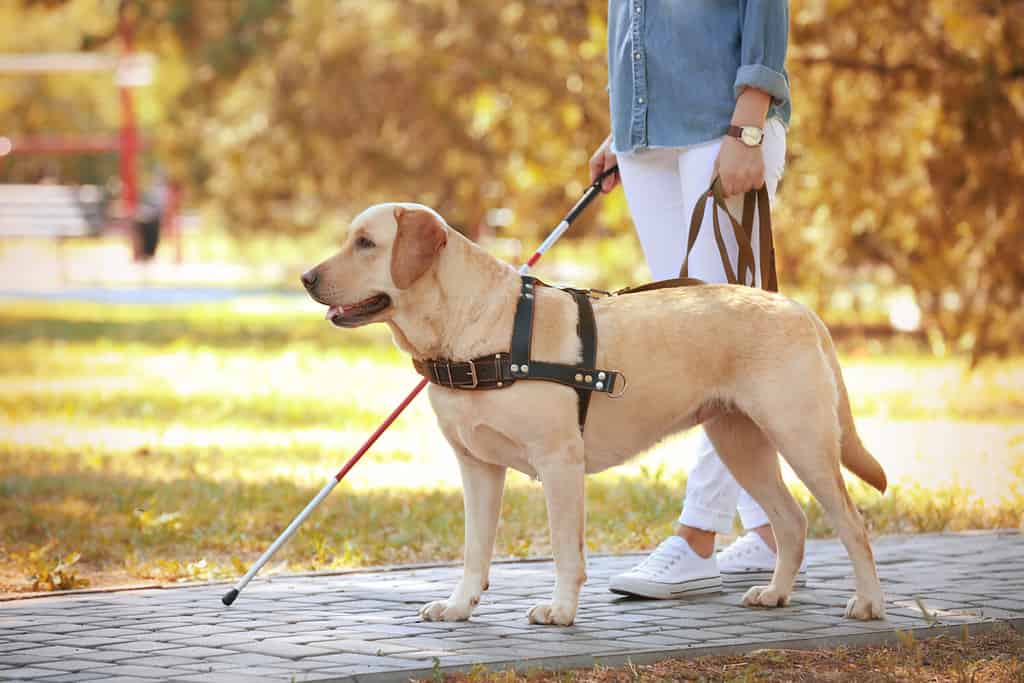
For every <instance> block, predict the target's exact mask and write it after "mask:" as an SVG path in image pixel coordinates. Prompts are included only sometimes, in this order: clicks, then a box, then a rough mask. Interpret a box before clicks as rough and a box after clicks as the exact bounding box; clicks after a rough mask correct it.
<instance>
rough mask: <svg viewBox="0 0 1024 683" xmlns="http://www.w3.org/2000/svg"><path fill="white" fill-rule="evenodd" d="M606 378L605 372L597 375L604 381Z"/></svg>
mask: <svg viewBox="0 0 1024 683" xmlns="http://www.w3.org/2000/svg"><path fill="white" fill-rule="evenodd" d="M605 377H607V375H605V374H604V373H603V372H599V373H597V378H598V379H604V378H605Z"/></svg>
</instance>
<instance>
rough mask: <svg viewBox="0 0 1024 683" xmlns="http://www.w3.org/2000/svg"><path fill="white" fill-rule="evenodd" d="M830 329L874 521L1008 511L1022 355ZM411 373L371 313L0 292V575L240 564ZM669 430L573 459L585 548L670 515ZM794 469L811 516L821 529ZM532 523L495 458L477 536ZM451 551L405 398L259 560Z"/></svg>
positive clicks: (530, 548) (681, 463)
mask: <svg viewBox="0 0 1024 683" xmlns="http://www.w3.org/2000/svg"><path fill="white" fill-rule="evenodd" d="M844 348H845V354H844V365H845V367H846V376H847V382H848V384H849V386H850V390H851V394H852V396H853V402H854V409H855V412H856V413H857V417H858V420H859V423H860V424H861V427H862V433H864V434H865V435H866V436H865V438H866V440H867V441H868V443H869V445H870V446H871V447H872V448H873V450H875V452H876V455H878V456H879V457H880V459H882V460H883V462H884V464H885V465H886V468H887V469H888V470H889V472H890V475H891V478H892V479H894V480H897V481H901V484H900V485H899V486H897V487H895V488H894V489H893V490H892V491H891V492H890V493H888V494H886V495H885V496H879V495H877V494H875V493H873V492H871V491H870V490H868V489H867V487H865V486H863V485H861V484H860V483H859V482H856V481H853V480H851V481H850V486H851V490H852V491H853V493H854V495H855V498H856V500H857V502H858V504H859V505H860V506H861V508H862V510H863V511H864V513H865V516H866V517H867V519H868V522H869V524H870V525H871V527H872V529H873V531H875V532H876V533H887V532H920V531H940V530H945V529H966V528H995V527H1000V528H1001V527H1020V526H1021V520H1022V515H1024V428H1022V426H1021V425H1022V423H1024V419H1022V418H1024V361H1022V360H1021V359H1011V360H1008V361H1004V362H1000V363H992V364H988V365H985V366H983V367H982V368H980V369H979V370H978V371H977V372H975V373H974V374H970V375H967V374H965V366H964V364H963V363H962V362H961V361H958V360H937V359H933V358H928V357H924V356H920V355H914V354H908V353H906V352H905V351H900V352H899V353H898V354H895V353H879V351H878V349H877V348H875V347H872V346H869V345H866V344H863V343H860V342H851V343H849V344H846V345H845V347H844ZM415 381H416V376H415V375H414V373H413V372H412V370H411V368H410V367H409V363H408V359H406V358H405V357H403V356H402V355H401V354H400V353H399V352H397V351H396V350H395V349H394V348H393V346H392V345H391V344H390V342H389V340H388V335H387V332H386V330H385V329H383V328H379V329H378V328H367V329H365V330H359V331H355V332H341V331H338V330H335V329H333V328H331V327H330V326H329V325H327V324H326V323H324V322H323V320H322V318H321V317H320V315H319V310H318V308H317V307H316V306H314V305H311V304H307V303H299V302H296V301H295V300H292V299H288V298H281V297H276V298H275V297H266V298H262V299H244V300H240V301H236V302H234V303H220V304H210V305H192V306H149V307H143V306H108V305H91V304H79V303H74V304H69V303H3V304H0V591H31V590H53V589H59V588H70V587H81V586H83V585H85V584H86V583H88V584H89V585H93V586H102V585H110V584H123V583H138V582H146V581H161V582H163V581H178V580H194V579H207V578H220V577H228V576H234V575H237V574H239V573H240V572H241V571H244V569H245V568H246V566H247V565H248V563H249V562H251V561H252V560H254V559H255V557H256V556H258V555H259V553H260V552H262V551H263V550H264V549H265V548H266V546H267V545H269V543H270V542H271V541H272V540H273V539H274V538H275V537H276V536H277V534H278V533H279V532H280V531H281V530H282V529H283V527H284V526H285V525H286V524H287V522H288V521H289V520H290V519H291V518H292V517H293V516H294V515H295V514H296V513H297V512H298V511H299V510H300V509H301V508H302V507H304V506H305V504H306V503H307V502H308V500H309V499H310V498H312V496H313V495H314V494H315V493H316V491H317V490H319V488H320V487H321V486H322V485H323V482H324V481H325V480H326V479H327V477H328V476H330V475H331V474H333V473H334V472H335V471H336V470H337V468H338V467H339V466H340V464H341V463H342V462H343V461H344V460H345V459H346V458H347V457H348V455H349V454H350V453H351V452H352V451H353V450H354V449H355V448H357V447H358V445H359V444H360V443H362V441H363V440H364V439H365V437H366V436H367V435H368V433H369V432H370V431H371V430H372V429H373V428H374V427H375V426H376V425H377V424H378V423H379V421H380V419H381V418H382V417H383V416H384V415H385V414H386V413H387V412H389V411H390V410H391V409H392V408H393V407H394V405H395V404H396V403H397V401H398V400H399V398H400V397H402V396H404V395H405V393H406V392H407V391H408V390H409V389H410V388H411V387H412V386H413V385H414V384H415ZM685 442H686V438H683V439H677V440H674V441H672V442H670V443H668V444H667V445H665V446H663V447H660V448H657V449H655V450H654V451H652V452H651V453H648V454H646V455H644V456H642V457H641V458H638V459H637V460H635V461H633V462H631V463H630V464H628V465H626V466H624V467H622V468H618V469H616V470H614V471H612V472H609V473H604V474H601V475H598V476H596V477H593V478H591V479H590V480H589V481H588V486H587V511H588V517H587V527H588V528H587V543H588V546H589V547H590V549H591V550H592V551H606V552H622V551H628V550H644V549H648V548H650V547H651V546H652V545H654V544H656V543H657V542H658V541H659V540H660V539H661V538H662V537H663V536H664V535H665V534H666V533H668V532H669V531H670V529H671V524H672V522H673V520H674V518H675V517H676V516H677V514H678V508H679V503H680V501H681V496H682V491H683V490H684V487H685V470H686V462H685V458H680V457H679V456H678V453H679V452H680V450H681V449H682V450H683V451H685V449H686V445H687V444H686V443H685ZM940 456H941V457H944V458H947V459H948V462H947V461H941V460H940ZM937 463H941V464H937ZM950 473H952V474H950ZM892 475H900V476H892ZM794 491H795V493H796V494H797V496H798V498H799V499H800V501H801V503H802V504H803V505H804V508H805V510H807V513H808V517H809V519H810V522H811V533H812V535H815V536H823V535H831V533H832V530H831V529H830V527H829V525H828V523H827V521H826V520H824V519H823V517H822V514H821V510H820V509H819V508H818V507H817V504H816V503H814V502H813V500H811V499H810V498H809V496H808V495H807V494H806V491H804V490H803V489H802V488H801V487H800V486H798V485H794ZM546 524H547V522H546V513H545V510H544V501H543V495H542V492H541V490H540V487H539V485H537V484H536V483H533V482H530V481H529V480H528V479H526V478H525V477H523V476H519V475H512V476H510V478H509V486H508V488H507V491H506V496H505V500H504V505H503V512H502V523H501V528H500V530H499V537H498V548H497V553H498V555H499V556H504V557H526V556H536V555H545V554H548V553H549V551H550V549H549V545H548V539H547V530H546V529H547V526H546ZM461 550H462V501H461V492H460V489H459V481H458V470H457V466H456V465H455V463H454V459H453V458H452V457H451V455H450V453H449V451H448V448H447V445H446V444H445V442H444V441H443V439H442V438H441V436H440V434H439V433H438V430H437V428H436V426H435V424H434V419H433V415H432V414H431V413H430V410H429V406H428V405H427V402H426V401H423V400H420V401H417V402H416V403H414V404H413V406H412V407H411V408H410V409H409V410H408V411H407V412H406V414H405V415H403V416H402V418H401V419H400V420H399V421H398V422H397V423H396V424H395V425H394V426H393V427H392V429H391V430H389V431H388V432H387V433H386V434H385V435H384V437H383V438H382V439H381V441H380V442H379V443H378V445H377V446H376V447H375V448H374V450H373V451H371V452H370V454H369V455H367V457H366V459H365V460H364V461H363V462H361V463H360V465H359V467H358V468H356V469H355V470H354V471H353V472H352V474H351V475H349V478H348V479H346V481H345V482H343V484H342V485H341V486H340V487H339V490H338V491H336V492H335V493H334V494H333V495H332V496H331V498H330V499H329V500H328V502H327V503H326V504H325V505H324V506H323V508H322V509H321V510H319V511H318V512H317V513H316V514H315V515H314V516H313V517H312V518H311V519H310V520H309V521H308V522H307V523H306V525H305V526H304V527H303V528H302V530H301V531H300V532H299V533H298V534H297V535H296V536H295V537H294V538H293V539H292V540H291V541H290V542H289V544H287V545H286V546H285V547H284V548H283V549H282V551H281V552H280V553H279V554H278V556H277V557H276V558H275V561H274V566H273V567H272V568H271V569H273V570H278V571H280V570H311V569H332V568H341V567H354V566H363V565H376V564H392V563H405V562H422V561H438V560H454V559H457V558H459V557H460V556H461Z"/></svg>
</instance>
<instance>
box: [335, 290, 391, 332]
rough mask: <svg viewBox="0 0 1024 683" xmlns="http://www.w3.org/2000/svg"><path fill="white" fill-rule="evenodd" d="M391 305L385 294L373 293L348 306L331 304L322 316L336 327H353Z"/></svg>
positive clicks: (389, 298)
mask: <svg viewBox="0 0 1024 683" xmlns="http://www.w3.org/2000/svg"><path fill="white" fill-rule="evenodd" d="M390 305H391V297H389V296H388V295H387V294H375V295H373V296H371V297H370V298H368V299H363V300H362V301H357V302H356V303H354V304H349V305H348V306H331V307H329V308H328V309H327V315H325V316H324V317H325V318H327V319H328V320H330V321H331V323H332V324H333V325H337V326H338V327H355V326H357V325H361V324H363V323H364V322H366V321H367V320H368V319H369V318H372V317H373V316H375V315H377V314H378V313H380V312H381V311H383V310H384V309H385V308H387V307H388V306H390Z"/></svg>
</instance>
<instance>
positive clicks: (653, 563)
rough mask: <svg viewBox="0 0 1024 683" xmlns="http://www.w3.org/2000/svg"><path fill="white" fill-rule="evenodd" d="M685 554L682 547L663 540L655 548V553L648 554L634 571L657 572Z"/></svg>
mask: <svg viewBox="0 0 1024 683" xmlns="http://www.w3.org/2000/svg"><path fill="white" fill-rule="evenodd" d="M684 554H685V553H684V552H683V551H682V549H681V548H673V547H672V546H667V545H665V543H664V542H662V543H661V545H659V546H658V547H657V548H655V549H654V552H653V553H651V554H650V555H648V556H647V559H645V560H644V561H643V562H641V563H640V564H639V565H637V568H636V569H635V570H634V571H637V572H643V573H652V574H657V573H658V572H660V571H662V570H664V569H668V568H669V567H671V566H672V565H674V564H675V563H676V562H678V561H679V560H680V559H681V558H682V557H683V555H684Z"/></svg>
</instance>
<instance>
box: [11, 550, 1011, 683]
mask: <svg viewBox="0 0 1024 683" xmlns="http://www.w3.org/2000/svg"><path fill="white" fill-rule="evenodd" d="M874 547H875V552H876V557H877V560H878V565H879V573H880V574H881V577H882V582H883V584H884V586H885V589H886V595H887V598H888V604H887V608H888V618H887V620H886V621H881V622H869V623H862V622H855V621H851V620H848V619H844V618H843V616H842V614H843V608H844V606H845V604H846V600H847V599H848V598H849V596H850V594H851V593H852V590H853V580H852V576H851V572H850V565H849V562H848V560H847V558H846V555H845V553H844V552H843V550H842V548H841V546H840V544H839V543H838V542H837V541H834V540H827V541H811V542H810V543H809V544H808V556H809V559H810V570H809V580H808V585H807V587H806V588H805V589H798V590H797V591H796V593H795V594H794V596H793V600H792V605H791V606H790V607H787V608H784V609H778V610H765V609H758V610H751V609H746V608H743V607H740V606H739V600H740V597H741V596H742V590H741V589H736V590H730V591H727V592H724V593H722V594H719V595H715V596H705V597H701V598H694V599H690V600H678V601H664V602H662V601H648V600H633V599H626V598H622V597H620V596H616V595H613V594H612V593H609V592H608V590H607V585H608V578H609V576H611V575H612V574H614V573H616V572H619V571H622V570H623V569H626V568H628V567H630V566H632V565H633V564H634V563H636V561H637V559H638V558H637V556H621V557H595V558H591V559H590V562H589V566H588V573H589V575H590V579H589V581H588V582H587V585H586V586H585V588H584V591H583V595H582V598H581V603H580V610H579V613H578V615H577V619H576V624H575V625H574V626H571V627H568V628H559V627H553V626H532V625H529V624H528V623H527V622H526V617H525V615H526V611H527V609H528V608H529V607H531V606H533V605H534V604H535V603H537V602H539V601H541V600H546V599H547V597H548V595H549V593H550V590H551V586H552V583H553V580H554V577H553V571H552V570H553V568H552V566H551V563H550V562H509V563H502V564H496V565H495V566H494V568H493V571H492V576H491V586H492V587H491V589H490V590H489V591H488V592H487V593H486V594H485V595H484V599H483V601H482V603H481V605H480V607H479V608H478V609H477V611H476V613H475V614H474V616H473V619H472V620H471V621H469V622H464V623H425V622H421V621H420V620H419V618H418V617H417V614H416V611H417V609H418V608H419V606H420V605H421V604H423V603H425V602H428V601H430V600H436V599H439V598H443V597H447V595H448V593H449V592H450V590H451V588H452V586H453V585H454V582H455V580H456V578H457V577H458V575H459V572H460V571H461V570H460V568H458V567H439V568H418V569H417V568H414V569H400V570H391V571H380V572H368V573H350V574H335V575H317V576H303V577H294V576H293V577H276V578H274V579H272V580H270V581H257V582H254V583H253V584H251V585H250V586H249V587H248V588H247V589H246V590H245V591H244V592H243V593H242V595H241V597H239V598H238V601H237V602H236V603H235V604H234V605H233V606H232V607H224V606H222V605H221V603H220V597H221V595H222V594H223V593H224V590H225V589H226V587H225V586H223V585H203V586H193V587H181V588H173V589H160V590H154V589H150V590H137V591H126V592H113V593H93V594H72V595H64V596H54V597H44V598H35V599H30V600H13V601H8V602H2V603H0V680H31V681H48V682H51V681H52V682H57V681H93V680H95V681H115V682H117V681H129V680H130V681H141V682H146V681H155V680H173V681H196V682H200V681H206V682H209V683H232V682H234V681H251V680H255V679H259V680H269V681H273V680H280V681H385V680H408V678H409V677H410V676H414V675H419V676H424V677H430V676H431V674H432V673H433V672H434V670H435V669H436V668H440V669H441V670H452V669H468V668H469V667H471V666H472V665H474V664H484V665H486V666H488V667H491V668H494V669H505V668H507V667H509V666H515V667H517V668H519V669H524V670H525V669H528V668H531V667H536V666H547V667H557V668H566V667H579V666H592V665H594V663H595V662H600V663H604V664H609V665H614V664H618V663H624V662H626V661H627V660H628V661H633V662H634V663H643V662H650V661H654V660H656V659H660V658H664V657H668V656H680V655H682V656H693V655H698V654H713V653H725V652H742V651H748V650H753V649H758V648H763V647H820V646H834V645H838V644H848V645H854V644H867V643H871V642H881V641H886V640H892V639H894V637H895V633H896V631H897V630H907V629H915V630H917V631H916V635H917V637H918V638H921V637H926V636H928V635H935V634H938V633H940V632H943V630H949V629H950V628H952V629H955V630H956V631H957V632H959V629H960V628H961V625H963V624H968V625H970V626H969V627H970V628H974V629H981V628H986V627H988V626H990V625H991V624H993V623H995V622H997V621H1000V620H1010V621H1013V622H1015V623H1017V624H1019V625H1024V535H1021V534H1020V533H1018V532H980V533H966V534H929V535H920V536H907V537H884V538H879V539H876V540H875V543H874ZM918 598H920V599H921V601H922V603H923V604H924V606H925V610H926V611H927V612H928V614H927V615H925V614H923V613H922V610H921V608H920V606H919V603H918V602H917V599H918Z"/></svg>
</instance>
